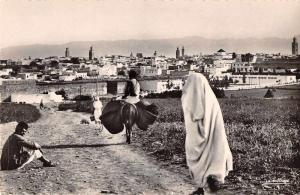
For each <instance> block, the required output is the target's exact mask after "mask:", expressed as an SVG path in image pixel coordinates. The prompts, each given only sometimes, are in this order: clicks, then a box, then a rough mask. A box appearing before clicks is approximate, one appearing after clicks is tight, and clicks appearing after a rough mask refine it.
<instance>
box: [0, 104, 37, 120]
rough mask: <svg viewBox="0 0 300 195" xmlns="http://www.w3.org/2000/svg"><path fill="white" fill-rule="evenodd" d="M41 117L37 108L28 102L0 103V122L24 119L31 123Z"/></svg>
mask: <svg viewBox="0 0 300 195" xmlns="http://www.w3.org/2000/svg"><path fill="white" fill-rule="evenodd" d="M40 117H41V114H40V112H39V110H38V109H37V108H36V107H35V106H33V105H30V104H16V103H2V104H0V123H7V122H12V121H17V122H19V121H24V122H27V123H31V122H34V121H37V120H38V119H39V118H40Z"/></svg>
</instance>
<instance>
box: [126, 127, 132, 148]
mask: <svg viewBox="0 0 300 195" xmlns="http://www.w3.org/2000/svg"><path fill="white" fill-rule="evenodd" d="M131 128H132V127H130V126H127V125H126V143H128V144H130V143H131Z"/></svg>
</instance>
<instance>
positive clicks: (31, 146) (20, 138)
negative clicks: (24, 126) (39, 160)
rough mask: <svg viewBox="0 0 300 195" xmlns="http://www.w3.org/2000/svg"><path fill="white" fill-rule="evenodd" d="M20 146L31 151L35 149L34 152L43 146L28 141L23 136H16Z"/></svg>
mask: <svg viewBox="0 0 300 195" xmlns="http://www.w3.org/2000/svg"><path fill="white" fill-rule="evenodd" d="M15 136H16V139H17V142H18V144H20V145H21V146H23V147H26V148H29V149H33V150H37V149H40V148H41V146H40V145H39V144H37V143H35V142H33V141H29V140H27V139H25V138H24V137H23V136H21V135H15Z"/></svg>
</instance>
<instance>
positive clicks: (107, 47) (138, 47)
mask: <svg viewBox="0 0 300 195" xmlns="http://www.w3.org/2000/svg"><path fill="white" fill-rule="evenodd" d="M296 37H297V40H298V42H300V35H297V36H296ZM291 42H292V37H291V38H290V39H285V38H274V37H270V38H263V39H258V38H243V39H207V38H203V37H197V36H191V37H184V38H173V39H148V40H136V39H129V40H116V41H76V42H70V43H65V44H56V45H54V44H53V45H46V44H34V45H24V46H14V47H6V48H2V49H1V50H0V58H2V59H8V58H11V59H18V58H19V59H20V58H25V57H28V56H31V57H32V58H36V57H48V56H64V52H65V48H66V47H68V48H69V50H70V55H71V56H81V57H87V56H88V51H89V48H90V46H93V48H94V51H95V56H96V57H99V56H103V55H111V54H116V55H117V54H119V55H127V56H128V55H130V53H131V52H132V53H133V54H134V55H135V54H136V53H138V52H140V53H143V54H144V55H145V56H151V55H153V53H154V51H157V53H158V54H159V55H166V56H170V57H175V50H176V48H177V47H180V49H181V47H182V46H184V48H185V54H187V55H193V54H200V53H203V54H208V53H214V52H216V51H218V50H219V49H220V48H222V49H224V50H225V51H227V52H236V53H246V52H250V53H260V52H264V53H283V54H291Z"/></svg>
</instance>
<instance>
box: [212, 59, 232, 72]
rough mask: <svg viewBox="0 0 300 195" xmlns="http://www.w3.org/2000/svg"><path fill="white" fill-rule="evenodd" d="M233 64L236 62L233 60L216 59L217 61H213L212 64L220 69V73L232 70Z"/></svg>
mask: <svg viewBox="0 0 300 195" xmlns="http://www.w3.org/2000/svg"><path fill="white" fill-rule="evenodd" d="M235 62H236V60H235V59H218V60H214V61H213V64H214V66H215V67H216V68H218V69H220V70H221V71H222V72H226V71H228V70H230V69H231V68H232V66H233V64H234V63H235Z"/></svg>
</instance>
